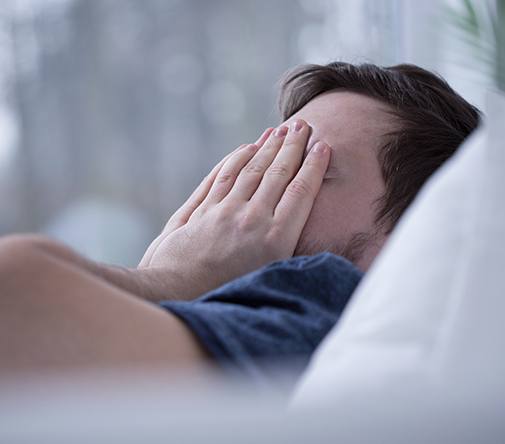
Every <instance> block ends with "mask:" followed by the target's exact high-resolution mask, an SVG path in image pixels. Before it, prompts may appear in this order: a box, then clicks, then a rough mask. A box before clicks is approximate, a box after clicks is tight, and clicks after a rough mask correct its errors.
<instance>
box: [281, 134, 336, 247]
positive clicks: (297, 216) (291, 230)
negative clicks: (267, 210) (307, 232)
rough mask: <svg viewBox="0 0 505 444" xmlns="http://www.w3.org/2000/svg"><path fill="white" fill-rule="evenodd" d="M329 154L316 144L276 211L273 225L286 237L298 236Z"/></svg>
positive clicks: (316, 191) (325, 167) (322, 146)
mask: <svg viewBox="0 0 505 444" xmlns="http://www.w3.org/2000/svg"><path fill="white" fill-rule="evenodd" d="M330 155H331V149H330V147H329V146H328V145H327V144H326V143H324V142H317V143H316V144H315V145H314V147H313V148H312V149H311V150H310V152H309V153H308V155H307V157H306V158H305V161H304V162H303V165H302V167H301V168H300V170H299V171H298V173H297V174H296V176H295V177H294V179H293V180H292V181H291V182H290V183H289V185H288V186H287V188H286V190H285V192H284V194H283V195H282V197H281V199H280V201H279V203H278V205H277V207H276V208H275V212H274V220H275V222H276V225H277V226H278V227H282V229H283V230H287V231H288V232H287V233H285V234H286V235H287V236H288V238H296V239H298V238H299V237H300V234H301V232H302V229H303V227H304V226H305V223H306V222H307V219H308V217H309V214H310V211H311V210H312V205H313V203H314V200H315V198H316V196H317V193H318V192H319V189H320V187H321V183H322V181H323V177H324V175H325V173H326V170H327V168H328V163H329V161H330Z"/></svg>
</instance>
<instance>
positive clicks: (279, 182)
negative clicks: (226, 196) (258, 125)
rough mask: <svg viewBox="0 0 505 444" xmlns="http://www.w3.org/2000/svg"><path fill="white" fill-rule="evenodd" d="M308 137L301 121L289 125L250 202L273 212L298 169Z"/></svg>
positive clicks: (305, 126)
mask: <svg viewBox="0 0 505 444" xmlns="http://www.w3.org/2000/svg"><path fill="white" fill-rule="evenodd" d="M309 136H310V127H309V125H307V123H306V122H304V121H303V120H295V121H294V122H292V123H291V125H290V128H289V131H288V134H287V136H286V138H285V140H284V143H283V145H282V149H281V150H280V151H279V153H278V154H277V156H276V157H275V159H274V160H273V162H272V163H271V165H270V166H269V167H268V168H267V170H266V171H265V175H264V176H263V178H262V180H261V183H260V184H259V186H258V189H257V190H256V192H255V193H254V196H253V197H252V198H251V201H257V202H261V203H262V205H266V206H267V207H268V208H271V209H272V212H273V210H274V209H275V207H276V206H277V203H278V202H279V200H280V198H281V196H282V195H283V194H284V191H285V189H286V187H287V185H288V184H289V182H290V181H291V179H292V178H293V177H294V175H295V174H296V172H297V171H298V170H299V168H300V164H301V162H302V159H303V154H304V152H305V148H306V146H307V141H308V139H309Z"/></svg>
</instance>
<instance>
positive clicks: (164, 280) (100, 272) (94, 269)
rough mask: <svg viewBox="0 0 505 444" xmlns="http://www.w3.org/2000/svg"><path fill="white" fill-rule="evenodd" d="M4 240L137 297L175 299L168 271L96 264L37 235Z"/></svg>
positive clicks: (152, 299)
mask: <svg viewBox="0 0 505 444" xmlns="http://www.w3.org/2000/svg"><path fill="white" fill-rule="evenodd" d="M8 239H9V240H10V241H12V240H14V241H16V240H17V241H18V242H19V243H22V244H23V248H26V249H35V250H37V251H39V252H42V253H43V254H45V255H48V256H50V257H52V258H55V259H58V260H59V261H61V262H63V263H67V264H69V265H72V266H73V267H74V268H75V269H78V270H81V271H84V272H86V273H89V274H92V275H93V276H94V277H96V278H99V279H102V280H104V281H106V282H107V283H109V284H112V285H114V286H115V287H118V288H120V289H122V290H124V291H127V292H128V293H130V294H132V295H135V296H137V297H139V298H142V299H145V300H149V301H153V302H157V301H160V300H163V299H175V298H176V295H177V293H176V291H177V288H176V286H175V285H171V279H170V275H171V272H170V270H162V271H161V270H156V269H130V268H126V267H120V266H115V265H109V264H101V263H97V262H94V261H91V260H89V259H87V258H85V257H83V256H81V255H79V254H78V253H76V252H75V251H73V250H72V249H70V248H69V247H67V246H65V245H63V244H62V243H59V242H56V241H54V240H51V239H49V238H47V237H43V236H38V235H16V236H9V237H8ZM174 274H175V273H174Z"/></svg>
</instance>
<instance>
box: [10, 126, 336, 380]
mask: <svg viewBox="0 0 505 444" xmlns="http://www.w3.org/2000/svg"><path fill="white" fill-rule="evenodd" d="M273 137H275V138H273ZM307 138H308V128H307V127H306V126H305V127H304V129H303V130H302V131H293V133H292V134H288V136H287V137H286V140H285V141H284V136H282V137H281V136H279V135H277V136H272V138H271V139H269V140H270V143H265V145H264V147H262V148H261V149H259V150H258V149H257V148H256V149H251V147H250V148H249V149H242V150H238V151H237V152H235V153H233V154H232V155H231V156H230V157H229V158H228V159H227V160H226V161H225V162H224V164H223V165H222V168H221V169H219V171H218V172H217V173H216V176H215V180H213V181H210V182H205V181H204V186H203V187H202V188H201V189H203V190H204V192H202V193H200V192H198V193H197V194H196V198H195V199H194V200H190V201H189V204H187V205H185V206H183V208H182V210H181V211H180V212H178V213H176V215H175V216H174V218H173V219H172V222H173V224H174V226H173V227H172V228H173V231H170V230H167V232H164V233H162V235H161V236H160V238H159V239H158V241H159V242H155V243H154V244H153V248H151V251H150V252H149V253H150V254H149V255H148V256H149V258H148V260H147V263H146V264H145V266H144V267H142V268H141V269H134V270H128V269H122V268H117V267H111V266H107V265H101V264H97V263H94V262H92V261H89V260H87V259H85V258H82V257H81V256H79V255H77V254H76V253H74V252H72V251H71V250H69V249H68V248H66V247H64V246H62V245H61V244H57V243H54V242H52V241H49V240H47V239H44V238H40V237H30V236H28V237H26V236H13V237H6V238H2V239H0V363H2V365H1V366H0V374H5V373H9V372H13V371H17V370H38V369H47V368H52V369H53V368H58V369H61V368H69V367H78V368H83V367H86V366H91V367H97V366H98V367H104V366H105V367H109V366H113V367H117V366H121V367H125V366H126V367H131V366H133V367H136V366H139V365H141V366H143V367H145V366H153V365H155V366H157V367H158V366H167V367H174V366H175V367H177V366H179V367H181V366H183V367H185V368H194V369H200V368H202V367H204V366H206V364H207V363H208V362H209V359H208V356H207V355H206V353H205V351H204V349H203V348H202V347H201V345H200V344H199V343H198V341H197V340H196V338H195V336H194V335H193V333H192V332H191V331H190V329H189V328H188V327H187V326H186V325H185V324H184V323H183V322H181V321H180V320H179V319H178V318H177V317H176V316H174V315H172V314H170V313H168V312H166V311H164V310H162V309H161V308H159V307H157V306H156V305H154V304H150V303H148V302H146V301H144V300H142V299H141V298H139V297H138V296H140V297H142V298H146V297H148V298H151V299H153V300H157V299H158V298H167V297H168V296H170V294H171V293H170V292H171V291H173V293H172V294H173V295H177V296H178V297H185V298H190V297H194V296H195V294H196V295H197V294H199V293H200V292H202V290H205V289H208V288H209V286H210V288H213V287H214V286H217V285H219V284H220V283H222V282H224V281H226V280H228V279H231V278H233V277H236V276H238V275H240V274H242V273H244V272H247V271H250V270H251V269H254V268H257V267H258V266H261V265H263V264H265V263H267V262H269V261H271V260H275V259H280V258H286V257H290V256H291V255H292V253H293V251H294V248H295V245H296V242H297V240H298V238H299V236H300V233H301V231H302V228H303V226H304V224H305V221H306V220H307V218H308V215H309V213H310V210H311V208H312V203H313V201H314V199H315V197H316V194H317V192H318V190H319V187H320V185H321V181H322V178H323V176H324V174H325V172H326V168H327V165H328V161H329V157H330V154H329V148H328V146H326V145H324V144H323V145H321V148H322V149H320V150H316V149H314V150H312V151H311V153H309V155H308V156H307V157H306V159H305V161H304V163H303V165H302V166H301V167H300V162H301V159H302V157H303V151H304V149H305V146H306V143H307ZM281 148H282V149H281ZM293 176H294V178H293ZM209 185H210V186H209ZM169 224H170V222H169ZM151 253H152V254H151Z"/></svg>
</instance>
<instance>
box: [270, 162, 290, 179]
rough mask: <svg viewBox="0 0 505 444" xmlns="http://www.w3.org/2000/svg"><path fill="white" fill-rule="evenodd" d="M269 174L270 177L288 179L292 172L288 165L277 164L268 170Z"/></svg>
mask: <svg viewBox="0 0 505 444" xmlns="http://www.w3.org/2000/svg"><path fill="white" fill-rule="evenodd" d="M267 174H268V175H270V176H280V177H288V176H291V174H292V172H291V169H290V168H289V166H288V165H287V164H286V163H276V164H274V165H272V166H270V168H268V170H267Z"/></svg>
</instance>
